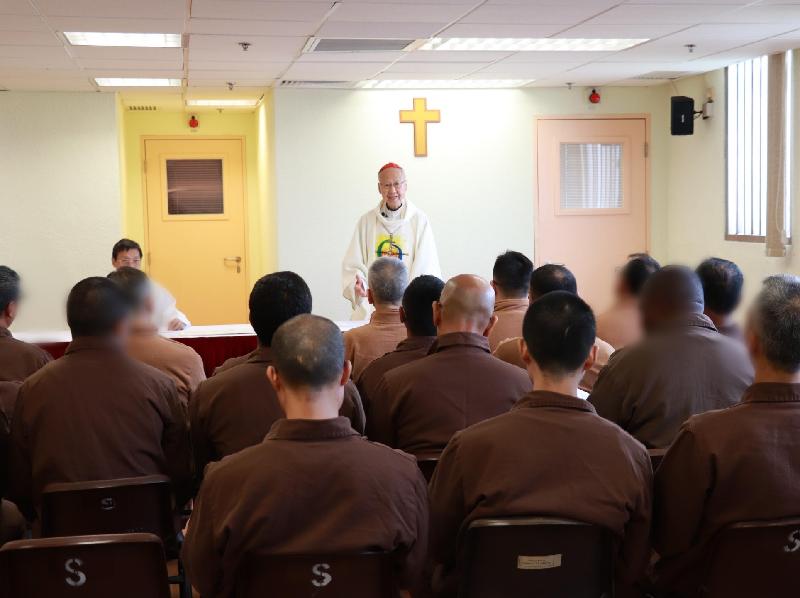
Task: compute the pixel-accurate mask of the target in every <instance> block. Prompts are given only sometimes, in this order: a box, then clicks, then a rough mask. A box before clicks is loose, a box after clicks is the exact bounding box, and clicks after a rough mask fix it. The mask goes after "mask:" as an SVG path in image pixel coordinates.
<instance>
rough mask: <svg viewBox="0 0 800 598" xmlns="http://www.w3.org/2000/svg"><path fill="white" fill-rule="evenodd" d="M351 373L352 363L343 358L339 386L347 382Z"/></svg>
mask: <svg viewBox="0 0 800 598" xmlns="http://www.w3.org/2000/svg"><path fill="white" fill-rule="evenodd" d="M352 373H353V364H352V363H350V360H349V359H345V360H344V366H342V379H341V380H339V386H344V385H345V384H347V381H348V380H349V379H350V375H351V374H352Z"/></svg>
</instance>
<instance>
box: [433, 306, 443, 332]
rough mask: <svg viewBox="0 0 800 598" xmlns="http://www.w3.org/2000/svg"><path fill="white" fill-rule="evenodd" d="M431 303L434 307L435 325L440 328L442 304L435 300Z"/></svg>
mask: <svg viewBox="0 0 800 598" xmlns="http://www.w3.org/2000/svg"><path fill="white" fill-rule="evenodd" d="M431 305H432V307H433V325H434V326H436V327H437V328H439V327H440V326H441V325H442V304H441V303H439V302H438V301H434V302H433V303H432V304H431Z"/></svg>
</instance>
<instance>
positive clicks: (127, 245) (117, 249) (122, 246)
mask: <svg viewBox="0 0 800 598" xmlns="http://www.w3.org/2000/svg"><path fill="white" fill-rule="evenodd" d="M131 249H136V250H138V251H139V257H142V256H143V255H144V254H143V253H142V246H141V245H139V244H138V243H137V242H136V241H131V240H130V239H120V240H119V241H117V242H116V243H114V247H112V248H111V259H112V260H115V259H117V256H118V255H119V254H120V253H122V252H123V251H130V250H131Z"/></svg>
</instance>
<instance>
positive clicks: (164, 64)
mask: <svg viewBox="0 0 800 598" xmlns="http://www.w3.org/2000/svg"><path fill="white" fill-rule="evenodd" d="M75 62H76V63H77V64H78V66H80V67H81V68H84V69H87V70H103V71H115V72H116V71H119V72H123V71H129V70H141V69H148V70H152V71H175V70H178V71H181V72H182V69H183V65H182V64H181V63H182V61H181V60H147V61H141V60H116V59H105V58H79V59H77V60H76V61H75Z"/></svg>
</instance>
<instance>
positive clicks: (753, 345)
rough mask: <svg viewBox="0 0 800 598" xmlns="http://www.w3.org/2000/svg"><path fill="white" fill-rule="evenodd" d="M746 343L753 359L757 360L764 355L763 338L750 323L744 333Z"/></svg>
mask: <svg viewBox="0 0 800 598" xmlns="http://www.w3.org/2000/svg"><path fill="white" fill-rule="evenodd" d="M744 344H745V346H746V347H747V352H748V353H749V354H750V359H751V361H753V362H755V361H757V360H758V359H759V358H760V357H761V356H762V355H763V352H764V350H763V347H762V346H761V339H759V338H758V335H757V334H756V332H755V330H754V329H753V326H752V325H751V324H750V323H748V325H747V328H746V329H745V333H744Z"/></svg>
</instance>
